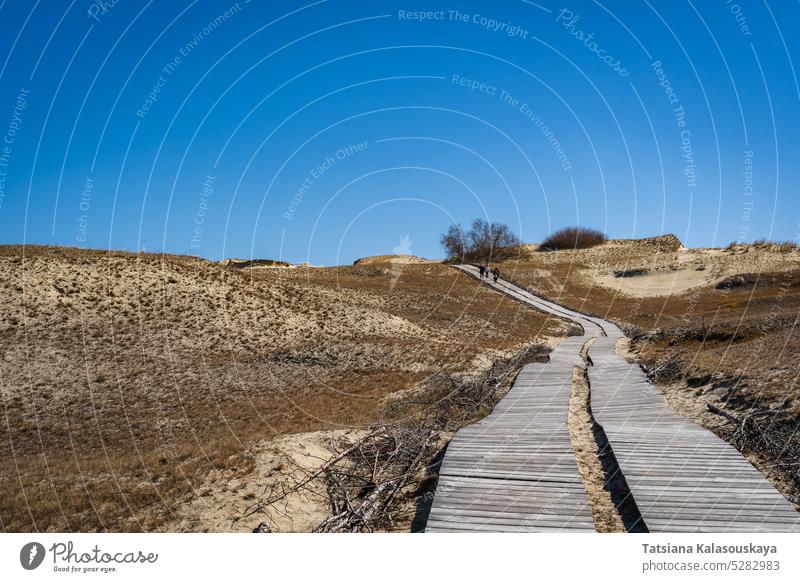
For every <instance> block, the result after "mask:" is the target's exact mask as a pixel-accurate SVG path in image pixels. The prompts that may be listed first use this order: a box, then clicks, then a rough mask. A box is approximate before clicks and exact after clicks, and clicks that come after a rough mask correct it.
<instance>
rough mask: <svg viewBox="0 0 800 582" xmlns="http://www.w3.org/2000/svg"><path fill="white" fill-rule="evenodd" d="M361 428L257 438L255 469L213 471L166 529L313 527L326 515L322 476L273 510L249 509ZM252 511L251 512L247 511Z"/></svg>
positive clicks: (309, 469)
mask: <svg viewBox="0 0 800 582" xmlns="http://www.w3.org/2000/svg"><path fill="white" fill-rule="evenodd" d="M342 437H347V438H351V437H352V439H353V440H355V439H356V438H357V437H358V432H357V431H349V432H347V431H316V432H305V433H297V434H289V435H284V436H281V437H278V438H276V439H273V440H270V441H264V442H262V443H258V444H256V445H255V446H254V447H253V449H252V456H253V460H254V468H253V470H252V471H251V472H250V473H248V474H247V475H245V476H243V477H238V478H237V477H236V476H235V474H234V473H231V472H230V471H225V470H223V471H214V472H213V473H212V474H210V475H209V477H208V479H207V480H206V481H205V482H204V483H203V484H202V485H200V486H199V487H198V488H197V489H196V490H195V492H194V498H193V499H191V500H189V501H187V502H186V503H184V504H183V505H181V506H180V507H179V508H178V510H177V511H176V520H175V521H174V522H173V523H170V524H169V525H168V527H163V528H162V531H182V532H226V531H232V532H252V531H253V530H254V529H256V528H257V527H259V525H261V524H262V523H266V524H268V525H269V528H270V530H271V531H273V532H304V531H311V530H313V529H314V527H315V526H316V525H317V524H319V523H320V522H321V521H322V520H323V519H325V518H326V517H327V516H328V511H329V507H328V503H327V499H326V497H325V491H323V490H321V488H320V484H319V482H318V481H315V482H312V483H309V486H308V487H307V488H306V489H305V490H304V491H298V492H293V493H291V494H289V495H288V496H287V498H286V499H285V500H283V501H281V502H280V503H279V504H275V505H274V506H273V507H271V508H270V511H269V514H265V513H262V512H255V513H250V511H249V510H251V509H252V508H253V506H254V504H255V502H256V500H257V499H258V498H259V497H261V496H263V495H264V494H265V492H268V491H273V490H275V491H277V490H280V488H281V487H284V488H286V489H289V488H290V487H291V485H292V484H293V483H295V482H297V481H300V480H301V479H302V478H303V477H304V476H305V475H306V474H307V473H310V472H313V471H314V470H316V469H318V468H319V467H320V466H322V465H323V464H324V463H325V462H326V461H327V460H328V458H329V457H330V456H331V453H330V449H329V448H328V443H329V442H331V441H332V440H334V439H341V438H342ZM248 513H250V514H249V515H248Z"/></svg>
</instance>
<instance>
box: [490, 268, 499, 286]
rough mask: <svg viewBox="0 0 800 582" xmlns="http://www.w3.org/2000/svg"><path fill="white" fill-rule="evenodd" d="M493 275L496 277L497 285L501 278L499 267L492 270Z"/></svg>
mask: <svg viewBox="0 0 800 582" xmlns="http://www.w3.org/2000/svg"><path fill="white" fill-rule="evenodd" d="M492 275H494V282H495V283H497V280H498V279H499V278H500V269H498V268H497V267H495V268H494V269H493V270H492Z"/></svg>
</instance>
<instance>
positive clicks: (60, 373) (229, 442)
mask: <svg viewBox="0 0 800 582" xmlns="http://www.w3.org/2000/svg"><path fill="white" fill-rule="evenodd" d="M460 277H462V275H459V274H458V273H456V272H455V271H454V270H453V269H450V268H448V267H445V266H443V265H440V264H436V263H425V264H403V265H396V264H393V263H391V262H381V261H377V262H373V264H368V265H363V266H352V267H340V268H304V267H297V268H290V269H287V268H255V269H247V268H233V267H230V268H229V267H225V266H223V265H220V264H216V263H210V262H207V261H203V260H199V259H195V258H190V257H176V256H161V255H135V254H128V253H106V252H94V251H80V250H75V249H63V248H48V247H25V248H22V247H0V293H2V295H3V297H4V300H3V302H2V303H0V341H2V345H3V346H4V349H3V351H2V354H0V398H1V399H2V403H3V410H4V415H5V418H6V422H4V423H3V428H2V437H1V438H0V458H3V459H4V460H7V462H4V463H3V464H2V466H0V524H2V528H3V529H5V530H12V531H14V530H24V531H30V530H33V529H37V530H41V531H44V530H62V531H63V530H80V531H93V530H103V529H109V530H124V531H138V530H152V529H154V528H156V527H169V526H168V525H165V524H169V523H180V524H185V523H186V521H185V519H184V517H182V514H181V513H180V506H181V505H182V504H183V503H185V502H186V501H189V500H191V499H194V498H195V497H196V496H199V495H200V493H199V492H200V490H201V488H202V487H203V486H204V484H205V482H206V476H207V475H212V474H217V473H219V474H224V475H226V478H227V479H231V480H238V481H239V482H242V483H244V482H245V481H246V480H247V478H248V477H247V476H248V475H251V474H252V475H256V476H258V475H259V472H258V471H259V469H258V468H259V467H262V466H268V464H269V461H268V460H265V457H264V455H265V454H267V453H264V454H262V453H261V452H260V451H268V450H269V448H268V447H267V445H268V443H269V442H270V441H271V440H272V439H274V438H275V437H279V436H282V435H286V434H293V433H307V432H314V431H321V430H324V431H327V430H345V429H350V428H355V429H357V428H359V427H362V426H364V425H365V424H367V423H369V422H371V421H373V420H375V419H377V418H380V416H381V414H382V408H381V406H382V402H383V401H384V399H385V398H386V397H387V396H388V395H390V394H393V393H395V392H397V391H401V390H405V389H408V388H410V387H413V386H414V385H415V384H416V383H417V382H419V381H420V380H422V379H423V378H425V377H427V376H428V375H430V374H433V373H435V372H437V371H439V370H441V369H442V368H445V367H446V368H448V369H451V370H452V371H454V372H456V373H462V374H466V373H470V372H472V371H474V369H473V366H481V365H488V364H489V363H490V362H491V361H492V359H493V358H496V357H499V356H502V355H507V354H511V353H514V352H516V351H518V350H519V349H521V348H522V347H523V346H526V345H529V344H530V343H532V342H536V341H539V340H540V339H546V338H550V337H552V336H554V335H558V334H559V333H562V332H563V331H564V329H565V327H564V325H563V323H562V322H559V321H555V320H547V319H546V318H544V317H543V316H541V315H539V314H536V313H533V312H530V311H529V310H527V309H525V308H523V307H521V306H520V305H518V304H516V303H514V302H513V301H510V300H507V299H504V298H502V297H498V296H497V295H496V294H494V293H492V292H491V291H487V290H484V289H481V288H477V287H475V286H464V285H463V284H461V283H460V281H459V278H460ZM265 447H267V448H265ZM276 455H278V453H276ZM278 456H279V455H278ZM180 527H184V525H181V526H180ZM199 527H207V526H206V525H202V526H199Z"/></svg>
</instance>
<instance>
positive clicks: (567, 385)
mask: <svg viewBox="0 0 800 582" xmlns="http://www.w3.org/2000/svg"><path fill="white" fill-rule="evenodd" d="M461 268H462V270H464V271H466V272H467V273H469V274H472V275H474V276H477V269H475V268H473V267H461ZM485 284H488V285H489V286H491V287H494V288H496V289H497V290H498V291H502V292H504V293H507V294H508V295H511V296H512V297H515V298H516V299H518V300H520V301H522V302H524V303H526V304H528V305H530V306H531V307H534V308H536V309H540V310H542V311H545V312H547V313H550V314H552V315H555V316H558V317H563V318H566V319H569V320H572V321H574V322H576V323H579V324H580V325H581V326H582V327H583V329H584V334H583V335H582V336H573V337H568V338H567V339H565V340H564V341H563V342H562V343H561V344H560V345H559V346H558V347H557V348H556V349H555V350H553V352H552V353H551V356H550V362H549V363H546V364H529V365H527V366H525V367H524V368H523V370H522V371H521V373H520V375H519V377H518V378H517V381H516V382H515V383H514V386H513V388H512V389H511V391H510V392H509V393H508V395H507V396H506V397H505V398H504V399H503V400H502V401H501V402H500V403H499V404H498V405H497V406H496V407H495V409H494V411H493V412H492V413H491V414H490V415H489V416H487V417H486V418H484V419H483V420H481V421H479V422H477V423H475V424H473V425H471V426H469V427H466V428H464V429H462V430H460V431H459V432H458V433H457V434H456V436H455V437H454V439H453V440H452V442H451V443H450V446H449V447H448V449H447V453H446V455H445V458H444V462H443V464H442V468H441V470H440V476H439V484H438V486H437V488H436V493H435V496H434V500H433V506H432V508H431V512H430V516H429V518H428V525H427V528H426V531H430V532H443V531H594V525H593V522H592V517H591V512H590V511H589V508H588V505H587V501H586V495H585V491H584V487H583V483H582V481H581V478H580V474H579V473H578V468H577V465H576V462H575V457H574V454H573V451H572V445H571V442H570V436H569V431H568V429H567V414H568V409H569V398H570V392H571V387H572V371H573V368H574V367H575V366H583V365H584V364H583V361H582V359H581V358H580V355H579V354H580V350H581V348H582V347H583V346H584V345H585V343H586V342H587V341H588V340H590V339H592V338H595V341H594V343H593V344H592V345H591V347H590V348H589V353H590V355H591V358H592V360H593V362H594V366H593V367H589V368H588V370H589V380H590V383H591V398H592V400H591V406H592V411H593V413H594V416H595V419H596V420H597V422H598V423H599V424H600V425H602V427H603V428H604V430H605V432H606V435H607V437H608V440H609V442H610V444H611V447H612V448H613V452H614V455H615V457H616V459H617V462H618V464H619V466H620V468H621V471H622V473H623V475H624V477H625V479H626V481H627V483H628V486H629V488H630V491H631V493H632V495H633V498H634V500H635V501H636V504H637V506H638V508H639V511H640V513H641V516H642V519H643V521H644V523H645V525H646V527H647V528H648V529H649V531H652V532H683V531H691V532H756V531H769V532H783V531H796V532H800V513H798V512H797V511H795V509H794V507H793V506H792V505H791V504H790V503H789V502H788V501H787V500H786V499H785V498H784V497H783V496H782V495H781V494H780V493H779V492H778V491H776V490H775V488H774V487H773V486H772V485H771V484H770V483H769V481H767V480H766V479H765V478H764V477H763V476H762V475H761V473H759V472H758V471H757V470H756V469H755V468H753V466H752V465H751V464H750V463H749V462H748V461H747V460H745V459H744V457H742V456H741V454H739V452H738V451H737V450H736V449H734V448H733V447H731V446H730V445H728V444H727V443H725V442H724V441H722V440H721V439H719V438H718V437H717V436H715V435H714V434H713V433H711V432H709V431H707V430H705V429H703V428H702V427H700V426H699V425H697V424H695V423H693V422H691V421H689V420H687V419H684V418H682V417H679V416H677V415H676V414H675V413H673V412H672V411H671V409H670V408H669V406H668V405H667V404H666V402H665V401H664V399H663V398H662V396H661V394H660V393H659V392H658V389H657V388H656V387H655V386H653V385H652V384H651V383H650V382H649V381H648V379H647V377H646V376H645V375H644V374H643V373H642V371H641V370H640V368H639V367H638V366H637V365H635V364H628V363H627V362H626V361H625V360H624V359H623V358H622V357H620V356H619V355H617V354H616V352H615V349H614V347H615V344H616V342H617V341H618V340H619V339H621V338H622V337H623V334H622V332H621V331H620V330H619V328H618V327H617V326H615V325H614V324H612V323H609V322H607V321H605V320H603V319H600V318H595V317H590V316H586V315H584V314H581V313H578V312H575V311H572V310H570V309H567V308H565V307H562V306H560V305H557V304H555V303H552V302H549V301H546V300H544V299H541V298H539V297H536V296H534V295H533V294H531V293H529V292H527V291H525V290H524V289H521V288H519V287H517V286H515V285H512V284H510V283H508V282H505V281H499V282H498V283H497V284H495V283H493V282H491V283H485Z"/></svg>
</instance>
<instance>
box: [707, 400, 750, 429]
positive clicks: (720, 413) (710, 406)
mask: <svg viewBox="0 0 800 582" xmlns="http://www.w3.org/2000/svg"><path fill="white" fill-rule="evenodd" d="M706 406H707V407H708V411H709V412H711V413H713V414H716V415H717V416H721V417H723V418H726V419H728V420H730V421H731V422H733V423H735V424H737V425H739V426H741V425H742V424H743V421H742V420H741V419H739V418H736V417H735V416H733V415H732V414H729V413H727V412H725V411H724V410H722V409H721V408H717V407H716V406H714V405H713V404H706Z"/></svg>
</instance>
